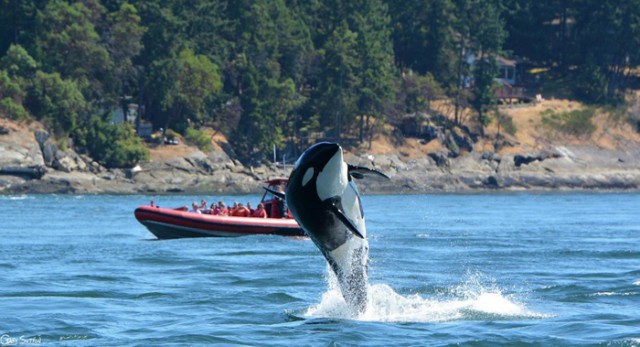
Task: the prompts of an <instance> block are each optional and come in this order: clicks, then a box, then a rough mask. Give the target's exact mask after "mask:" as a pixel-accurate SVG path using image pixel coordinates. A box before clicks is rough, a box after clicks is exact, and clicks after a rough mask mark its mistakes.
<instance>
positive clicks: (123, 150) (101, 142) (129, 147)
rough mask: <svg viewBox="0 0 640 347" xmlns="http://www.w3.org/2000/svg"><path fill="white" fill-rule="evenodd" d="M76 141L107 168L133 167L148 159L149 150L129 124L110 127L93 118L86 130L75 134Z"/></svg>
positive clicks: (83, 129)
mask: <svg viewBox="0 0 640 347" xmlns="http://www.w3.org/2000/svg"><path fill="white" fill-rule="evenodd" d="M76 140H77V141H78V143H79V144H80V145H81V146H82V147H84V148H85V149H86V150H87V152H88V153H89V155H90V156H91V157H92V158H93V159H94V160H95V161H97V162H99V163H100V164H102V165H104V166H105V167H107V168H126V167H133V166H135V165H136V164H137V163H139V162H140V161H143V160H148V159H149V150H148V149H147V148H146V147H145V146H144V144H143V143H142V139H140V137H138V135H136V133H135V130H134V129H133V126H132V125H131V124H129V123H124V124H120V125H111V124H109V123H108V122H106V121H103V120H102V119H100V118H99V117H96V116H94V117H92V118H91V119H90V120H89V124H88V126H87V127H86V128H81V129H80V130H78V131H77V132H76Z"/></svg>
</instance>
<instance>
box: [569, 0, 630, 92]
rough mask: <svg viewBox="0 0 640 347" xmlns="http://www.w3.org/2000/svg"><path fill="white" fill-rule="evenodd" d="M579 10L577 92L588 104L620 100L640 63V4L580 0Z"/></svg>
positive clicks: (577, 13) (577, 21)
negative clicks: (632, 70) (632, 71)
mask: <svg viewBox="0 0 640 347" xmlns="http://www.w3.org/2000/svg"><path fill="white" fill-rule="evenodd" d="M578 4H579V6H576V7H577V10H576V15H575V21H576V28H575V31H576V35H577V40H578V43H579V47H580V49H579V51H578V52H577V53H578V54H577V55H576V58H575V62H576V63H577V64H578V66H579V72H578V83H577V91H578V93H579V94H580V95H581V96H583V97H584V98H585V99H587V100H588V101H596V102H608V101H621V100H623V98H624V91H625V90H626V89H627V87H628V86H629V76H630V70H631V68H632V67H635V66H637V65H638V64H639V63H640V1H638V0H629V1H623V2H619V1H613V0H603V1H593V0H581V1H579V2H578Z"/></svg>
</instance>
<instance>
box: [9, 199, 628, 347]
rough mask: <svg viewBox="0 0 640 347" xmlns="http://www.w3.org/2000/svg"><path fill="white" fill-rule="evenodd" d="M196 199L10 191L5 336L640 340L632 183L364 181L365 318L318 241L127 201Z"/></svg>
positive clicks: (275, 341)
mask: <svg viewBox="0 0 640 347" xmlns="http://www.w3.org/2000/svg"><path fill="white" fill-rule="evenodd" d="M199 198H200V197H192V196H165V197H150V196H55V195H44V196H31V195H28V196H0V236H1V237H2V238H1V239H0V275H1V276H2V285H1V286H0V335H1V337H0V346H2V345H23V346H24V345H46V346H49V345H65V346H66V345H69V346H156V345H184V346H192V345H207V344H220V345H274V346H279V345H294V346H298V345H310V346H326V345H332V344H335V345H340V346H349V345H368V346H371V345H378V346H390V345H432V346H439V345H456V344H461V345H475V346H495V345H540V346H551V345H553V346H565V345H566V346H569V345H594V346H638V345H639V344H640V222H639V221H638V218H639V215H640V194H637V193H628V194H604V193H603V194H529V193H526V194H525V193H522V194H504V195H500V194H494V195H490V194H486V195H415V196H365V197H363V204H364V209H365V214H366V217H367V232H368V235H369V239H370V241H369V242H370V265H369V278H370V287H369V298H370V302H369V305H368V308H367V311H366V312H365V313H364V314H363V315H362V316H360V317H351V316H350V315H349V313H348V310H347V309H346V308H345V305H344V302H343V301H342V299H341V296H340V295H339V292H338V291H337V289H335V286H334V285H333V284H332V280H331V279H330V278H329V276H328V275H327V265H326V262H325V261H324V258H323V257H322V256H321V255H320V253H319V252H318V250H317V249H316V248H315V246H314V245H313V243H312V242H311V241H309V240H308V239H304V238H287V237H278V236H248V237H241V238H206V239H182V240H170V241H156V240H154V237H153V236H152V234H150V233H149V232H148V231H147V230H146V229H145V228H144V227H143V226H142V225H140V224H138V222H137V221H136V220H135V218H134V217H133V210H134V208H135V207H136V206H138V205H141V204H147V203H148V202H149V200H151V199H154V200H155V201H156V203H158V204H160V205H164V206H171V207H173V206H178V205H185V204H188V203H190V202H191V201H192V200H199ZM205 198H208V200H212V198H211V197H205ZM258 198H259V197H258V196H242V197H222V199H223V200H226V201H227V202H231V201H234V200H238V201H241V202H245V201H254V202H255V201H257V200H258ZM215 199H216V200H218V199H220V197H215Z"/></svg>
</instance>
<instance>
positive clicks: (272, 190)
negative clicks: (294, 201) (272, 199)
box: [262, 187, 284, 199]
mask: <svg viewBox="0 0 640 347" xmlns="http://www.w3.org/2000/svg"><path fill="white" fill-rule="evenodd" d="M262 188H264V190H266V191H268V192H269V193H271V194H273V195H275V196H277V197H279V198H280V199H284V193H283V192H279V191H277V190H275V189H271V188H269V187H262Z"/></svg>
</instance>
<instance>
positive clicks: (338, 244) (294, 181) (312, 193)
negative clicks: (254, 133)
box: [284, 142, 389, 314]
mask: <svg viewBox="0 0 640 347" xmlns="http://www.w3.org/2000/svg"><path fill="white" fill-rule="evenodd" d="M370 175H372V176H380V177H384V178H386V179H388V178H389V177H388V176H387V175H385V174H384V173H382V172H380V171H377V170H374V169H370V168H366V167H361V166H355V165H348V164H347V163H345V162H344V159H343V152H342V147H340V145H339V144H337V143H330V142H321V143H317V144H315V145H313V146H311V147H309V148H308V149H307V150H306V151H305V152H304V153H303V154H302V155H301V156H300V157H299V158H298V160H297V161H296V163H295V166H294V168H293V171H292V172H291V174H290V176H289V182H288V185H287V189H286V192H285V194H284V198H285V200H286V202H287V205H288V207H289V210H290V211H291V214H292V215H293V217H294V218H295V220H296V221H297V222H298V224H300V226H301V227H302V229H303V230H304V231H305V233H306V234H307V235H308V236H309V237H310V238H311V240H312V241H313V242H314V243H315V245H316V246H317V247H318V249H319V250H320V252H321V253H322V254H323V255H324V257H325V258H326V260H327V262H328V263H329V266H330V267H331V269H332V271H333V272H334V273H335V275H336V277H337V279H338V283H339V287H340V292H341V293H342V296H343V298H344V299H345V302H346V303H347V305H348V306H349V308H350V309H351V310H353V312H354V313H356V314H361V313H363V312H364V311H365V310H366V307H367V285H368V280H367V258H368V254H369V243H368V241H367V230H366V227H365V218H364V213H363V210H362V204H361V201H360V194H359V192H358V188H357V187H356V184H355V182H354V180H353V179H354V178H357V179H360V178H363V177H365V176H370Z"/></svg>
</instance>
